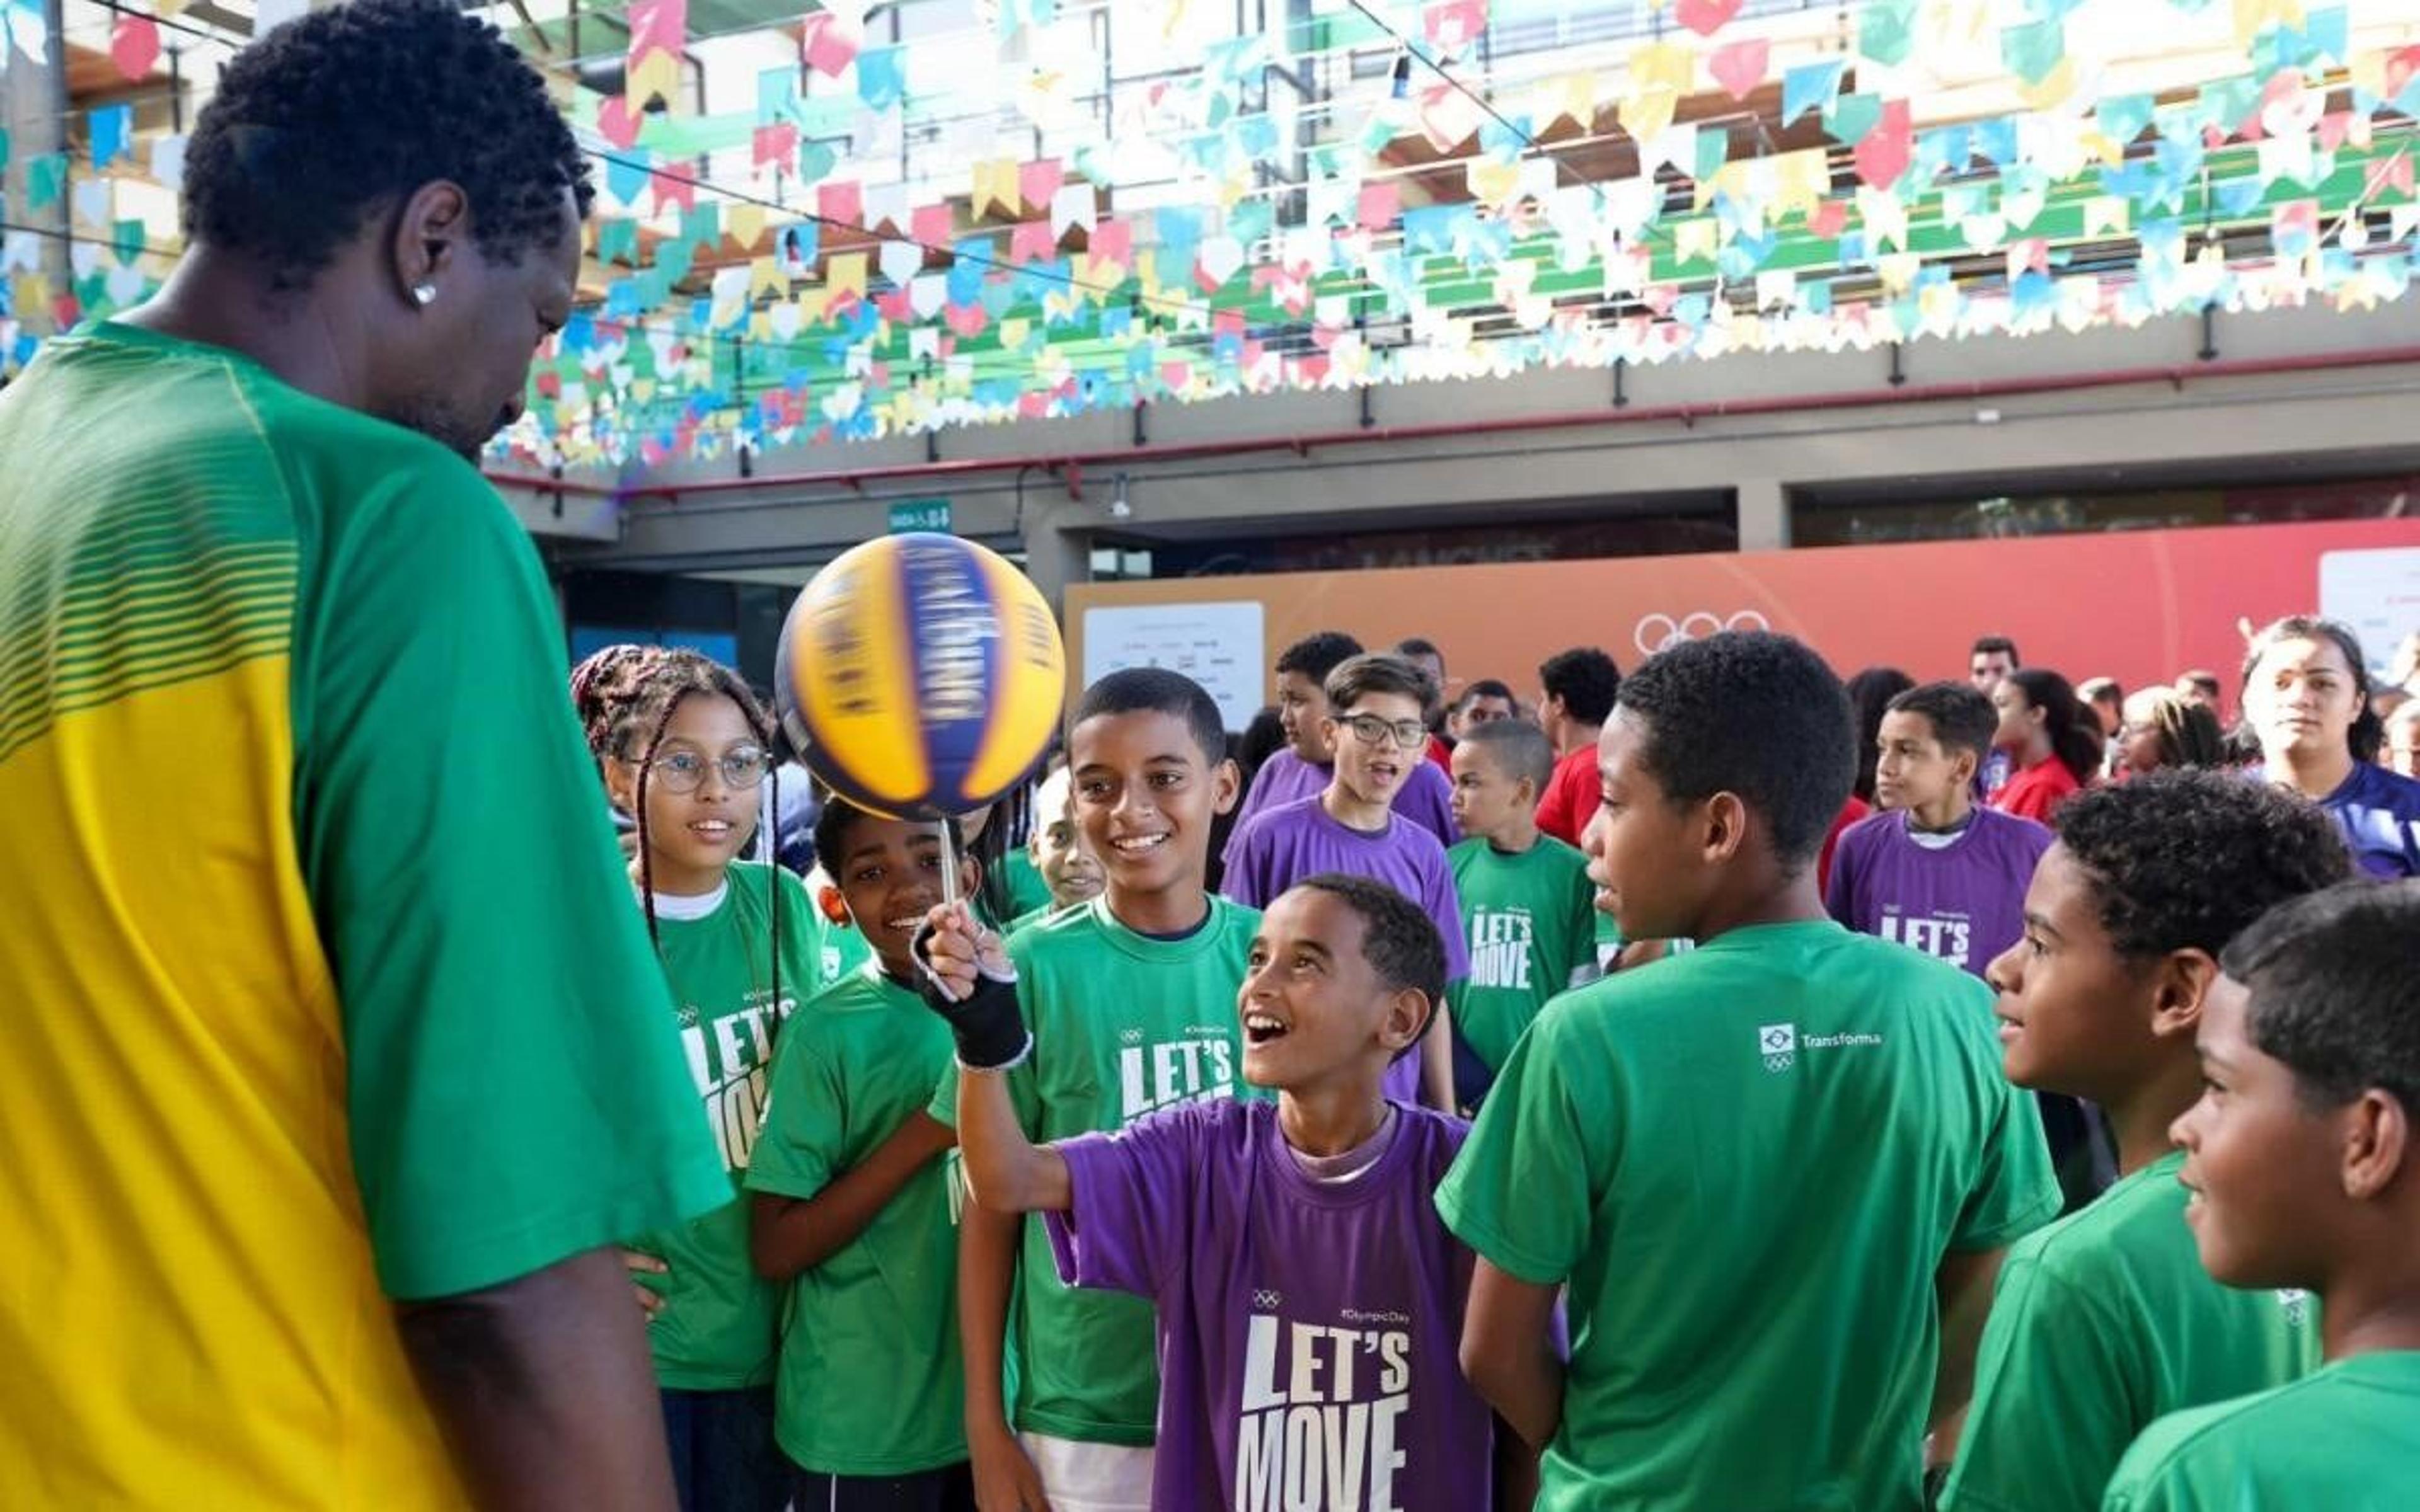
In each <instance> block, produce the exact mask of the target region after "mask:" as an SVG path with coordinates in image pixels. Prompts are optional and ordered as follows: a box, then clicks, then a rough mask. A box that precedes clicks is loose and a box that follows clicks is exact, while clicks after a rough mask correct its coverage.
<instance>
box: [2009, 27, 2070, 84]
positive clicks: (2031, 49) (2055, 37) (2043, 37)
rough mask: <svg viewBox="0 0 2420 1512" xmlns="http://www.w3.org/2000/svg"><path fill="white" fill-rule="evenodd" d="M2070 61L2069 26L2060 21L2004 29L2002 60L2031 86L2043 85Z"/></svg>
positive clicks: (2012, 71) (2011, 70) (2010, 70)
mask: <svg viewBox="0 0 2420 1512" xmlns="http://www.w3.org/2000/svg"><path fill="white" fill-rule="evenodd" d="M2066 58H2067V27H2066V25H2065V23H2061V22H2060V21H2058V20H2057V19H2056V18H2055V17H2054V18H2050V19H2046V20H2042V21H2029V22H2026V23H2024V24H2023V25H2021V26H2004V27H2002V28H2001V29H2000V61H2001V62H2003V63H2005V64H2007V65H2008V66H2009V72H2011V73H2013V74H2015V75H2016V76H2017V77H2018V78H2020V79H2023V80H2024V82H2025V83H2027V84H2040V83H2041V82H2042V81H2043V80H2044V79H2047V78H2049V77H2050V76H2051V73H2052V72H2053V70H2055V69H2057V67H2058V66H2059V64H2060V63H2062V62H2064V61H2066Z"/></svg>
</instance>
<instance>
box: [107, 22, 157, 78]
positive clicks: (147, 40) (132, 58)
mask: <svg viewBox="0 0 2420 1512" xmlns="http://www.w3.org/2000/svg"><path fill="white" fill-rule="evenodd" d="M109 58H110V61H111V62H113V63H115V64H116V65H117V71H118V72H119V73H121V74H123V75H125V76H126V77H127V78H129V79H140V78H143V77H145V76H147V75H148V74H149V73H150V71H151V65H152V64H154V63H157V62H159V61H160V23H158V22H156V21H153V20H152V19H151V18H150V17H148V16H129V15H120V16H119V17H118V18H117V23H116V25H114V26H112V27H111V28H110V29H109Z"/></svg>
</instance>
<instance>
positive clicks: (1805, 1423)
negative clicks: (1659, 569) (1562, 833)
mask: <svg viewBox="0 0 2420 1512" xmlns="http://www.w3.org/2000/svg"><path fill="white" fill-rule="evenodd" d="M1598 758H1599V774H1598V775H1599V794H1598V797H1599V805H1598V807H1597V809H1596V810H1595V812H1594V814H1593V816H1592V817H1591V818H1590V820H1589V823H1588V827H1587V828H1586V829H1585V830H1584V831H1583V834H1582V840H1583V849H1584V850H1585V851H1586V852H1587V853H1588V856H1589V861H1590V875H1591V876H1592V877H1593V878H1594V879H1595V881H1596V883H1597V885H1598V886H1599V887H1602V888H1605V889H1606V890H1607V891H1609V892H1610V893H1611V894H1612V895H1613V897H1614V899H1615V901H1616V907H1617V908H1618V910H1619V915H1620V917H1619V920H1618V921H1619V922H1620V924H1621V931H1622V933H1623V934H1625V935H1627V936H1630V937H1633V938H1639V939H1664V938H1674V937H1679V938H1688V939H1694V940H1697V941H1698V942H1699V948H1698V949H1696V950H1693V951H1691V952H1689V953H1688V954H1686V955H1682V956H1676V957H1674V958H1672V959H1670V960H1668V961H1665V962H1660V963H1658V964H1655V965H1653V966H1652V967H1650V968H1648V969H1645V970H1638V971H1626V972H1622V973H1620V974H1618V975H1616V976H1614V977H1611V978H1608V979H1606V980H1604V981H1601V982H1597V983H1595V984H1592V985H1590V986H1587V987H1583V988H1581V989H1579V990H1578V991H1575V992H1572V993H1567V994H1565V995H1562V996H1560V997H1558V998H1557V999H1555V1000H1554V1001H1553V1002H1552V1003H1549V1004H1548V1005H1547V1006H1546V1009H1545V1011H1544V1012H1543V1013H1542V1014H1541V1015H1540V1016H1539V1018H1538V1020H1537V1022H1536V1023H1534V1024H1532V1025H1531V1026H1530V1027H1529V1032H1528V1035H1527V1036H1526V1037H1525V1038H1524V1039H1523V1040H1522V1041H1521V1042H1520V1043H1519V1044H1518V1045H1516V1046H1515V1047H1514V1048H1513V1051H1512V1057H1511V1058H1510V1059H1509V1060H1508V1061H1507V1062H1506V1063H1505V1066H1504V1071H1503V1074H1502V1075H1501V1076H1500V1077H1499V1078H1498V1080H1497V1085H1496V1088H1495V1090H1494V1091H1493V1092H1491V1093H1490V1094H1489V1096H1488V1100H1487V1103H1486V1106H1485V1107H1484V1108H1483V1109H1482V1110H1481V1114H1480V1118H1479V1123H1478V1126H1477V1128H1476V1129H1474V1130H1473V1131H1472V1133H1471V1135H1470V1140H1469V1143H1468V1144H1467V1145H1466V1146H1465V1148H1464V1149H1463V1152H1462V1156H1461V1158H1460V1160H1459V1161H1458V1162H1457V1163H1456V1165H1455V1166H1454V1169H1453V1171H1452V1173H1451V1174H1450V1175H1449V1176H1448V1177H1447V1179H1446V1181H1445V1183H1444V1185H1443V1186H1442V1187H1441V1188H1440V1189H1439V1191H1438V1193H1437V1207H1438V1209H1439V1210H1440V1211H1442V1212H1443V1214H1444V1216H1445V1220H1446V1223H1447V1225H1448V1226H1449V1227H1451V1228H1452V1229H1453V1231H1454V1232H1455V1233H1456V1234H1458V1235H1460V1236H1461V1237H1462V1239H1463V1240H1464V1241H1465V1242H1466V1243H1468V1244H1469V1245H1470V1246H1471V1247H1472V1248H1473V1249H1474V1250H1476V1251H1478V1253H1479V1256H1480V1263H1479V1272H1478V1276H1477V1279H1476V1280H1475V1281H1474V1283H1473V1285H1472V1288H1471V1297H1470V1309H1469V1315H1468V1318H1467V1320H1466V1324H1465V1328H1464V1332H1463V1343H1462V1356H1463V1365H1464V1368H1465V1370H1466V1372H1467V1373H1468V1375H1469V1377H1470V1380H1471V1382H1472V1383H1473V1384H1474V1385H1476V1386H1477V1387H1478V1388H1479V1391H1480V1394H1481V1396H1485V1397H1487V1398H1488V1400H1489V1401H1490V1402H1491V1403H1493V1404H1494V1405H1495V1407H1496V1409H1497V1412H1498V1413H1499V1414H1501V1415H1502V1417H1503V1418H1504V1420H1505V1421H1506V1422H1507V1423H1509V1424H1510V1425H1511V1426H1512V1428H1513V1430H1514V1431H1515V1432H1517V1433H1519V1434H1520V1435H1521V1436H1522V1438H1523V1439H1524V1440H1525V1441H1526V1442H1528V1443H1530V1444H1531V1445H1533V1446H1536V1447H1538V1448H1540V1449H1542V1450H1544V1463H1543V1466H1542V1472H1541V1475H1542V1487H1541V1490H1540V1494H1539V1499H1538V1505H1539V1507H1541V1508H1544V1509H1548V1512H1573V1509H1577V1508H1583V1507H1584V1508H1588V1509H1590V1512H1602V1509H1611V1508H1646V1507H1658V1508H1661V1507H1676V1506H1689V1507H1782V1506H1789V1507H1796V1508H1801V1509H1815V1508H1825V1509H1834V1512H1915V1509H1916V1507H1917V1506H1918V1504H1919V1502H1920V1499H1921V1485H1922V1479H1923V1444H1924V1438H1925V1433H1926V1429H1927V1427H1928V1425H1929V1424H1931V1423H1932V1422H1935V1421H1937V1420H1939V1419H1940V1418H1941V1417H1943V1416H1945V1415H1946V1414H1947V1412H1949V1411H1952V1410H1954V1409H1955V1408H1956V1407H1957V1406H1958V1405H1959V1404H1961V1403H1962V1401H1963V1399H1964V1397H1965V1381H1964V1368H1965V1363H1966V1362H1971V1357H1972V1356H1971V1351H1972V1349H1973V1345H1974V1340H1975V1337H1976V1335H1977V1334H1978V1332H1979V1331H1980V1328H1981V1324H1982V1316H1983V1311H1984V1306H1983V1302H1984V1298H1985V1297H1986V1296H1987V1295H1988V1288H1989V1284H1990V1277H1991V1273H1992V1271H1993V1266H1994V1264H1995V1262H1996V1260H1997V1258H1998V1251H1999V1250H2000V1249H2001V1248H2002V1247H2003V1246H2005V1245H2006V1244H2008V1243H2009V1242H2010V1241H2012V1240H2014V1239H2016V1238H2018V1237H2019V1236H2021V1235H2023V1234H2024V1233H2026V1232H2028V1231H2029V1230H2031V1229H2033V1228H2036V1227H2040V1225H2042V1224H2044V1223H2046V1222H2048V1221H2049V1220H2050V1219H2051V1218H2052V1217H2053V1216H2055V1214H2056V1213H2057V1211H2058V1206H2059V1193H2058V1185H2057V1182H2056V1181H2055V1180H2054V1179H2053V1177H2052V1174H2051V1165H2050V1155H2049V1151H2048V1149H2046V1148H2045V1147H2044V1145H2043V1142H2042V1136H2041V1128H2040V1119H2039V1117H2038V1116H2037V1115H2036V1113H2035V1111H2034V1109H2033V1107H2032V1106H2031V1104H2030V1100H2029V1099H2027V1098H2025V1097H2024V1095H2023V1094H2020V1093H2018V1092H2016V1091H2014V1090H2013V1089H2011V1088H2009V1085H2008V1083H2007V1082H2006V1081H2005V1080H2004V1079H2003V1078H2002V1077H2001V1075H2000V1073H1999V1068H1998V1064H1997V1060H1998V1057H1997V1054H1996V1046H1995V1045H1994V1044H1993V1036H1992V1020H1991V1012H1990V994H1989V992H1988V991H1987V990H1986V989H1985V988H1984V986H1983V984H1982V983H1981V982H1980V981H1978V980H1976V979H1975V978H1973V977H1971V976H1968V975H1967V974H1966V973H1964V972H1962V971H1960V970H1959V969H1958V968H1956V967H1955V966H1951V965H1948V964H1945V963H1942V962H1939V961H1934V960H1932V959H1931V958H1929V957H1925V956H1921V955H1918V954H1917V953H1916V952H1915V951H1912V950H1909V949H1905V948H1904V947H1901V946H1897V945H1893V944H1890V943H1888V942H1886V941H1883V940H1877V939H1872V938H1869V937H1868V936H1864V935H1857V934H1852V933H1849V932H1848V931H1846V930H1844V929H1842V928H1840V927H1839V926H1838V924H1836V923H1834V922H1833V921H1832V920H1831V919H1830V918H1828V917H1826V915H1825V914H1824V912H1823V900H1822V898H1821V897H1820V896H1819V894H1818V892H1817V887H1816V879H1815V856H1816V853H1817V851H1818V850H1819V849H1820V848H1821V847H1822V845H1823V836H1824V834H1825V832H1826V831H1827V830H1828V829H1829V828H1830V826H1831V823H1832V819H1833V817H1834V815H1836V814H1837V813H1838V811H1839V809H1840V805H1841V803H1842V802H1843V801H1844V800H1845V799H1846V798H1847V796H1848V794H1849V785H1850V779H1851V776H1852V769H1853V768H1854V765H1855V764H1856V755H1855V741H1854V736H1853V734H1852V732H1851V728H1850V719H1849V705H1848V699H1847V696H1846V694H1845V693H1843V692H1842V690H1841V687H1840V684H1839V680H1838V678H1836V677H1835V676H1834V675H1833V674H1832V672H1831V671H1830V669H1828V668H1826V667H1825V666H1824V665H1823V662H1822V661H1821V660H1820V659H1819V658H1818V657H1817V656H1815V655H1814V653H1813V652H1811V651H1809V650H1807V648H1806V647H1805V646H1803V645H1800V644H1799V643H1798V642H1797V641H1795V640H1789V639H1787V638H1786V637H1781V636H1774V635H1763V634H1754V635H1748V634H1724V635H1718V636H1714V637H1712V638H1709V639H1708V640H1700V641H1695V642H1692V643H1689V644H1686V645H1683V646H1677V647H1675V648H1673V649H1672V650H1669V651H1667V652H1664V653H1662V654H1660V655H1658V656H1654V657H1652V658H1651V659H1650V660H1649V661H1648V662H1647V664H1646V665H1645V666H1643V667H1641V668H1640V669H1639V670H1638V671H1637V672H1636V673H1635V674H1633V675H1632V676H1631V678H1630V679H1629V680H1628V681H1626V682H1624V683H1623V684H1622V686H1621V701H1620V702H1619V703H1618V704H1617V705H1616V707H1615V710H1614V713H1613V716H1612V717H1611V718H1610V719H1609V720H1608V721H1607V722H1606V726H1605V729H1604V731H1603V733H1602V734H1601V735H1600V737H1599V741H1598ZM1565 1286H1568V1287H1569V1289H1570V1310H1571V1333H1572V1350H1571V1362H1570V1365H1569V1367H1568V1369H1566V1368H1565V1366H1564V1365H1562V1363H1561V1362H1560V1361H1559V1360H1558V1359H1557V1357H1556V1354H1555V1351H1554V1349H1553V1347H1552V1344H1551V1342H1550V1334H1549V1325H1550V1322H1551V1319H1552V1314H1553V1311H1554V1306H1555V1302H1556V1298H1557V1295H1558V1292H1559V1289H1560V1288H1564V1287H1565Z"/></svg>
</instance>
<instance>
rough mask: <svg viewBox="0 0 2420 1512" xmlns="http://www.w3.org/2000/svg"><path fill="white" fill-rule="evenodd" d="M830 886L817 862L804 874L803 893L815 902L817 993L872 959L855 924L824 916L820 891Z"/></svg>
mask: <svg viewBox="0 0 2420 1512" xmlns="http://www.w3.org/2000/svg"><path fill="white" fill-rule="evenodd" d="M831 886H833V883H832V879H831V874H830V872H826V871H825V870H824V869H823V865H822V863H821V862H818V863H816V865H815V867H814V870H813V871H810V872H808V873H807V878H806V882H805V887H806V889H807V895H808V897H810V898H811V899H815V900H816V901H817V903H818V906H817V907H816V908H815V910H814V916H815V953H814V968H815V991H816V993H818V994H820V993H822V992H824V991H825V990H827V989H829V988H831V987H834V986H837V985H839V983H840V980H841V979H842V978H844V977H846V976H847V975H849V974H850V973H851V972H853V971H855V970H857V969H858V968H859V967H860V966H862V965H864V964H867V963H868V962H870V961H872V960H873V959H874V942H873V941H871V940H868V939H867V938H866V937H865V935H864V934H863V933H861V931H860V930H859V929H858V927H857V926H856V925H854V924H849V923H834V922H833V921H832V920H830V919H829V918H825V917H824V911H823V909H822V907H821V906H820V902H821V892H822V889H824V888H826V887H831ZM802 1006H804V1007H807V1008H813V1007H814V1006H815V1005H814V1002H813V1001H812V1000H810V1001H808V1002H807V1003H805V1004H804V1005H802Z"/></svg>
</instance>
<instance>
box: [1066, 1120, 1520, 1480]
mask: <svg viewBox="0 0 2420 1512" xmlns="http://www.w3.org/2000/svg"><path fill="white" fill-rule="evenodd" d="M1466 1132H1467V1126H1466V1125H1465V1124H1464V1123H1463V1122H1462V1121H1461V1120H1460V1119H1451V1118H1448V1117H1446V1116H1445V1115H1443V1114H1439V1113H1432V1112H1429V1111H1427V1110H1425V1109H1421V1108H1414V1107H1405V1106H1403V1105H1401V1104H1398V1118H1397V1121H1396V1125H1395V1131H1394V1135H1393V1139H1392V1142H1391V1143H1389V1144H1388V1147H1387V1149H1386V1151H1385V1153H1383V1154H1381V1155H1380V1156H1379V1157H1378V1160H1377V1164H1375V1165H1372V1166H1371V1167H1369V1168H1368V1169H1367V1170H1364V1171H1363V1172H1361V1173H1360V1174H1359V1175H1358V1176H1355V1177H1352V1178H1349V1179H1347V1180H1341V1181H1333V1182H1330V1181H1320V1180H1313V1179H1312V1178H1311V1176H1310V1175H1308V1174H1307V1173H1305V1172H1304V1171H1303V1169H1302V1168H1301V1166H1300V1165H1298V1164H1297V1163H1296V1161H1295V1156H1294V1153H1293V1152H1292V1151H1291V1150H1289V1149H1287V1148H1286V1144H1285V1136H1284V1134H1281V1133H1280V1131H1279V1128H1278V1110H1277V1105H1276V1104H1275V1103H1267V1102H1249V1103H1244V1102H1226V1101H1220V1102H1217V1103H1192V1104H1189V1105H1187V1106H1185V1107H1180V1108H1171V1109H1169V1110H1167V1111H1165V1112H1161V1113H1154V1114H1150V1115H1147V1116H1145V1117H1144V1118H1141V1119H1137V1120H1136V1121H1134V1122H1133V1123H1130V1124H1127V1125H1126V1126H1125V1128H1124V1129H1122V1130H1120V1131H1118V1132H1117V1133H1116V1134H1084V1135H1081V1136H1079V1137H1078V1138H1075V1139H1070V1140H1066V1141H1064V1142H1063V1143H1061V1144H1060V1145H1059V1147H1058V1148H1059V1150H1060V1153H1062V1154H1063V1155H1064V1156H1065V1157H1066V1160H1067V1170H1068V1174H1069V1176H1070V1177H1071V1178H1072V1179H1073V1181H1074V1185H1075V1204H1074V1206H1073V1207H1072V1208H1071V1209H1070V1210H1069V1211H1067V1212H1066V1213H1064V1214H1061V1213H1052V1214H1050V1215H1049V1233H1050V1243H1051V1248H1052V1251H1053V1253H1054V1254H1055V1255H1056V1256H1057V1257H1058V1261H1059V1273H1060V1275H1061V1276H1062V1277H1063V1278H1064V1279H1065V1280H1066V1281H1067V1283H1068V1284H1069V1285H1071V1286H1078V1287H1102V1288H1110V1289H1114V1290H1118V1291H1130V1292H1134V1293H1136V1294H1138V1295H1140V1296H1144V1297H1149V1298H1151V1299H1152V1301H1153V1302H1154V1304H1156V1306H1157V1308H1158V1318H1159V1321H1158V1327H1159V1371H1160V1395H1159V1443H1158V1458H1157V1459H1156V1462H1155V1464H1154V1465H1153V1468H1152V1484H1151V1504H1152V1507H1153V1512H1208V1509H1210V1508H1232V1509H1234V1512H1284V1509H1286V1508H1290V1507H1307V1508H1318V1509H1320V1512H1360V1509H1364V1508H1368V1509H1373V1512H1389V1509H1392V1512H1469V1509H1471V1508H1473V1507H1485V1506H1486V1505H1487V1504H1488V1500H1489V1494H1488V1487H1489V1477H1490V1467H1491V1464H1492V1461H1493V1458H1494V1456H1493V1453H1492V1425H1493V1419H1492V1418H1491V1417H1490V1415H1489V1412H1488V1410H1487V1405H1486V1404H1485V1403H1484V1402H1482V1401H1481V1400H1480V1398H1479V1396H1478V1394H1477V1393H1476V1392H1474V1391H1472V1390H1471V1388H1470V1384H1469V1382H1467V1381H1465V1380H1464V1379H1463V1375H1462V1368H1461V1365H1460V1364H1459V1363H1458V1361H1457V1359H1456V1350H1457V1349H1458V1347H1459V1343H1460V1339H1461V1336H1462V1317H1463V1308H1464V1305H1465V1304H1466V1302H1467V1301H1468V1299H1469V1295H1470V1274H1471V1270H1472V1265H1473V1262H1472V1258H1471V1254H1470V1251H1469V1250H1468V1249H1467V1248H1466V1247H1465V1246H1464V1245H1463V1244H1462V1242H1460V1241H1458V1240H1456V1239H1455V1238H1454V1237H1453V1236H1452V1235H1451V1234H1450V1233H1449V1232H1447V1230H1446V1227H1445V1224H1444V1222H1443V1221H1442V1220H1441V1219H1439V1218H1438V1217H1437V1213H1436V1209H1435V1205H1434V1204H1433V1203H1432V1201H1431V1195H1432V1194H1433V1193H1434V1192H1435V1190H1436V1184H1437V1182H1439V1181H1440V1180H1444V1178H1445V1173H1446V1167H1448V1166H1449V1165H1452V1164H1453V1157H1454V1152H1455V1151H1456V1150H1458V1149H1461V1148H1462V1140H1463V1135H1464V1134H1466Z"/></svg>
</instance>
